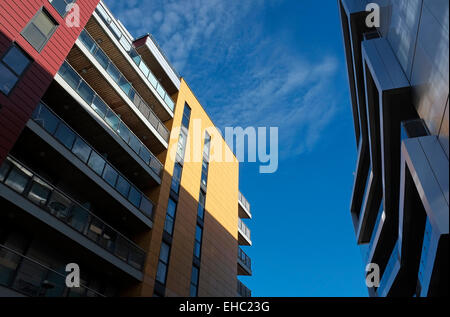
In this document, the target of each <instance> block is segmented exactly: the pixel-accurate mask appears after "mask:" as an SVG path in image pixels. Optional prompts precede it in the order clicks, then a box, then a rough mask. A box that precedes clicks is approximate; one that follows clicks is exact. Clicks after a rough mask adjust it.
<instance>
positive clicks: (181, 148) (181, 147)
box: [177, 133, 186, 159]
mask: <svg viewBox="0 0 450 317" xmlns="http://www.w3.org/2000/svg"><path fill="white" fill-rule="evenodd" d="M185 147H186V136H185V135H184V133H180V136H179V138H178V147H177V155H178V156H179V157H180V158H181V159H183V158H184V149H185Z"/></svg>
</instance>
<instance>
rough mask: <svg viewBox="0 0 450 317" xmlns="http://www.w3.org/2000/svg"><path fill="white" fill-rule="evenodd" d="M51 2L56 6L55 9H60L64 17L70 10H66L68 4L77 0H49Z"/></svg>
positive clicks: (59, 11)
mask: <svg viewBox="0 0 450 317" xmlns="http://www.w3.org/2000/svg"><path fill="white" fill-rule="evenodd" d="M49 2H50V3H51V4H52V6H53V8H55V10H56V11H58V13H59V14H60V15H61V16H62V17H64V16H65V15H66V13H67V12H68V10H66V9H67V5H68V4H70V3H73V2H75V0H49Z"/></svg>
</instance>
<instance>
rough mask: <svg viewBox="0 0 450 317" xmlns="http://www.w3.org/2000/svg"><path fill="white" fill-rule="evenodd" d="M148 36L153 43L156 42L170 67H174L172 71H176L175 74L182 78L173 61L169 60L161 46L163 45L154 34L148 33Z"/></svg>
mask: <svg viewBox="0 0 450 317" xmlns="http://www.w3.org/2000/svg"><path fill="white" fill-rule="evenodd" d="M148 37H149V38H150V39H151V40H152V42H153V44H155V46H156V48H157V49H158V50H159V52H160V53H161V55H162V57H163V58H164V60H165V61H166V63H167V65H169V67H170V69H172V71H173V72H174V74H175V75H176V76H177V77H178V78H181V76H180V74H179V73H178V71H177V70H176V69H175V67H174V66H173V65H172V63H171V62H170V61H169V59H168V58H167V56H166V54H165V53H164V51H163V49H162V48H161V46H159V44H158V41H156V39H155V37H154V36H153V35H152V34H148Z"/></svg>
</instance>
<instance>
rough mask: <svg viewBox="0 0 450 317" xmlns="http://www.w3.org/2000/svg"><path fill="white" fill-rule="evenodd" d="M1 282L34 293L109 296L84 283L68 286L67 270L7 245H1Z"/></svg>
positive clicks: (17, 289)
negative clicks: (28, 255) (40, 260)
mask: <svg viewBox="0 0 450 317" xmlns="http://www.w3.org/2000/svg"><path fill="white" fill-rule="evenodd" d="M0 285H2V286H4V287H7V288H10V289H13V290H15V291H17V292H19V293H21V294H23V295H26V296H34V297H37V296H40V297H82V296H86V297H105V296H104V295H102V294H100V293H99V292H97V291H94V290H93V289H90V288H88V287H86V286H84V285H83V284H81V285H80V287H73V288H69V287H66V277H65V276H64V275H63V274H61V273H59V272H57V271H55V270H52V269H51V268H49V267H47V266H45V265H43V264H40V263H39V262H37V261H35V260H33V259H31V258H29V257H26V256H25V255H23V254H20V253H18V252H16V251H14V250H12V249H10V248H8V247H6V246H3V245H0Z"/></svg>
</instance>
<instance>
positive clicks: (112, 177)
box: [103, 164, 119, 187]
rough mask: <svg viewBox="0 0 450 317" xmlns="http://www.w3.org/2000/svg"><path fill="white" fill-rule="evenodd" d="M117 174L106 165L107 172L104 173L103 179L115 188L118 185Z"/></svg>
mask: <svg viewBox="0 0 450 317" xmlns="http://www.w3.org/2000/svg"><path fill="white" fill-rule="evenodd" d="M118 175H119V174H117V172H116V170H115V169H113V168H112V167H111V166H109V164H106V166H105V170H104V171H103V179H104V180H105V181H107V182H108V184H109V185H111V186H112V187H114V186H115V185H116V180H117V176H118Z"/></svg>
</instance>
